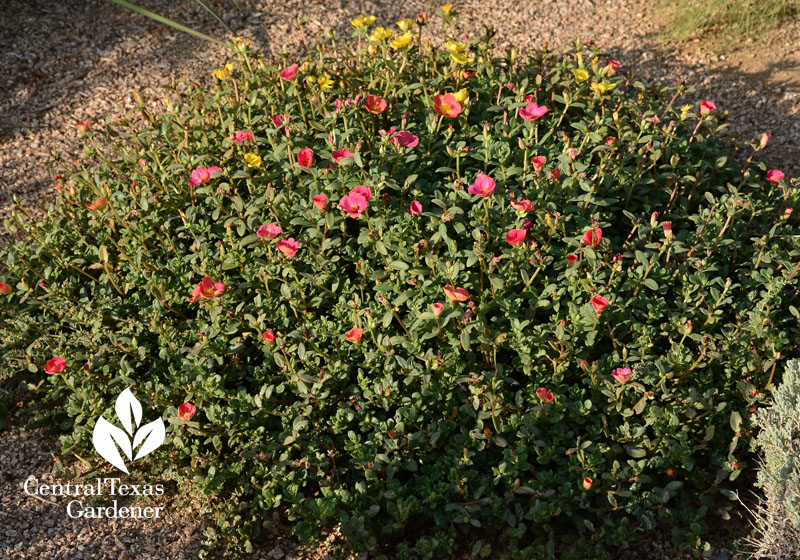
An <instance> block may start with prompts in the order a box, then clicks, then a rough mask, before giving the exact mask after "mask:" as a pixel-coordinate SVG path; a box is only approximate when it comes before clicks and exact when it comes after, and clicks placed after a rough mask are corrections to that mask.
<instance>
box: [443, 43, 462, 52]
mask: <svg viewBox="0 0 800 560" xmlns="http://www.w3.org/2000/svg"><path fill="white" fill-rule="evenodd" d="M443 46H444V48H445V50H446V51H447V52H449V53H450V54H458V53H460V52H464V49H466V48H467V45H466V44H464V43H459V42H458V41H447V42H445V44H444V45H443Z"/></svg>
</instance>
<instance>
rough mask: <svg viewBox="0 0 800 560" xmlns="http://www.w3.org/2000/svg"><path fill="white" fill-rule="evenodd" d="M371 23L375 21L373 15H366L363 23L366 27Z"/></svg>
mask: <svg viewBox="0 0 800 560" xmlns="http://www.w3.org/2000/svg"><path fill="white" fill-rule="evenodd" d="M373 23H375V16H366V17H365V18H364V25H366V26H367V27H369V26H370V25H372V24H373Z"/></svg>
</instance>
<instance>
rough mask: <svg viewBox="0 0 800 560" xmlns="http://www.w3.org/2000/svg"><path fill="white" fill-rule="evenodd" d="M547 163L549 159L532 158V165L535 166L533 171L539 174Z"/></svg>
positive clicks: (542, 157)
mask: <svg viewBox="0 0 800 560" xmlns="http://www.w3.org/2000/svg"><path fill="white" fill-rule="evenodd" d="M546 161H547V158H546V157H544V156H536V157H534V158H531V163H532V164H533V170H534V171H536V172H537V173H538V172H539V171H541V170H542V167H544V164H545V162H546Z"/></svg>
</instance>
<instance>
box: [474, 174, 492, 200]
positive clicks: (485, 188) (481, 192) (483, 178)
mask: <svg viewBox="0 0 800 560" xmlns="http://www.w3.org/2000/svg"><path fill="white" fill-rule="evenodd" d="M469 192H470V194H474V195H476V196H482V197H487V196H492V193H493V192H494V179H492V178H491V177H489V176H488V175H485V174H483V173H478V177H477V178H476V179H475V182H474V183H473V184H471V185H470V186H469Z"/></svg>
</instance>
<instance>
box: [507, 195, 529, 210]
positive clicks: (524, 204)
mask: <svg viewBox="0 0 800 560" xmlns="http://www.w3.org/2000/svg"><path fill="white" fill-rule="evenodd" d="M511 207H512V208H513V209H514V210H516V211H518V212H530V211H531V210H533V203H531V201H530V200H528V199H527V198H526V199H525V200H512V201H511Z"/></svg>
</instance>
